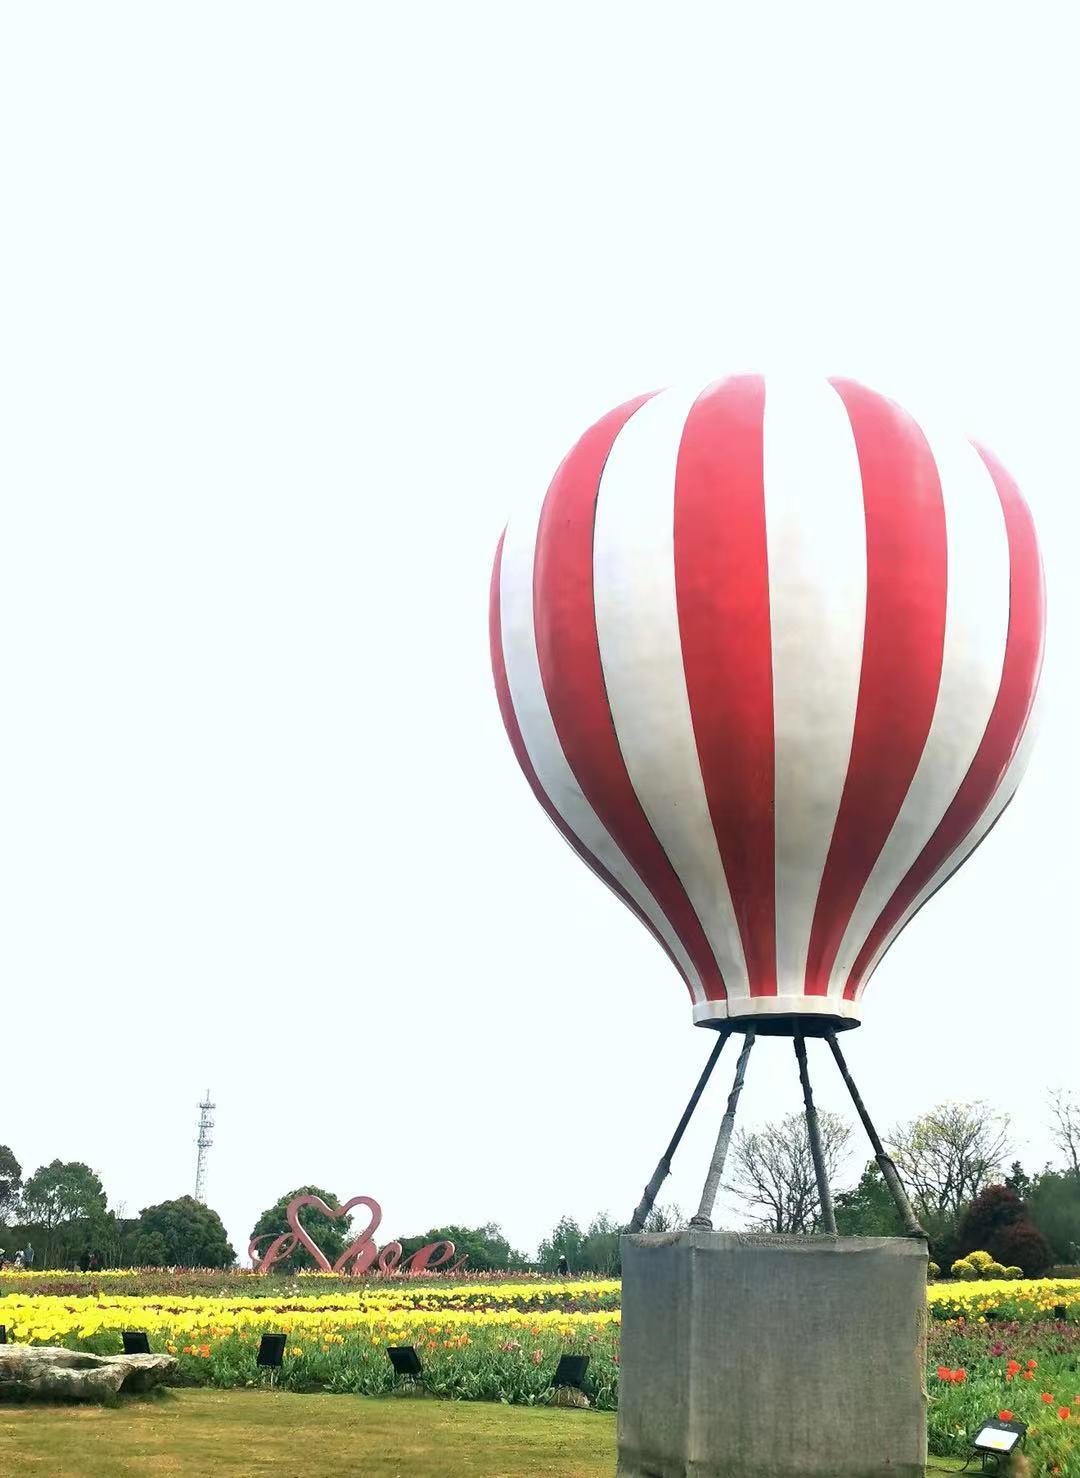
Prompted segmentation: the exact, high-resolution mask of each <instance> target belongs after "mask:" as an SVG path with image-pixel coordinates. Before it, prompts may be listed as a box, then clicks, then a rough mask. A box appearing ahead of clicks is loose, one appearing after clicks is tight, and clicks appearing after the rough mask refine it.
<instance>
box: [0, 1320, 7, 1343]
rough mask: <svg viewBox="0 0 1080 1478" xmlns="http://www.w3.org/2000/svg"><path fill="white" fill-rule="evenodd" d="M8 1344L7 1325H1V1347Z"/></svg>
mask: <svg viewBox="0 0 1080 1478" xmlns="http://www.w3.org/2000/svg"><path fill="white" fill-rule="evenodd" d="M6 1344H7V1325H6V1324H0V1345H6Z"/></svg>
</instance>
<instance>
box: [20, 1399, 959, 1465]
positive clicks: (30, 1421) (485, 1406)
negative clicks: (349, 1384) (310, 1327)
mask: <svg viewBox="0 0 1080 1478" xmlns="http://www.w3.org/2000/svg"><path fill="white" fill-rule="evenodd" d="M930 1461H931V1467H930V1469H929V1471H930V1472H933V1473H942V1472H951V1473H954V1472H957V1471H958V1470H959V1467H960V1465H959V1464H958V1463H957V1464H955V1465H954V1464H951V1463H945V1462H944V1461H943V1460H942V1459H940V1458H938V1459H934V1458H931V1460H930ZM936 1464H940V1466H936ZM147 1472H151V1473H155V1474H170V1473H174V1474H180V1475H183V1478H210V1475H211V1474H212V1475H214V1478H219V1475H225V1478H228V1475H230V1474H231V1475H234V1478H241V1475H245V1478H246V1475H249V1474H254V1475H258V1474H270V1473H273V1474H276V1475H278V1478H354V1475H363V1478H392V1475H397V1474H402V1475H406V1478H448V1475H455V1474H467V1475H469V1478H522V1475H532V1474H536V1475H541V1478H542V1475H551V1478H612V1475H613V1474H614V1472H615V1418H614V1416H612V1415H611V1414H610V1413H608V1412H593V1411H560V1410H555V1409H553V1408H551V1407H546V1406H497V1405H495V1404H494V1403H487V1402H479V1401H470V1402H453V1401H426V1400H423V1399H422V1398H411V1397H403V1398H391V1399H388V1400H381V1401H380V1400H372V1399H367V1398H364V1397H360V1396H357V1397H350V1396H298V1395H295V1394H293V1393H291V1392H287V1391H282V1392H269V1391H205V1390H202V1391H185V1390H180V1391H167V1392H164V1393H162V1394H161V1395H160V1396H157V1397H155V1398H153V1399H150V1398H147V1399H144V1400H127V1401H124V1402H123V1404H122V1405H120V1406H119V1407H105V1406H79V1405H70V1406H50V1405H35V1404H31V1403H26V1404H20V1405H14V1406H13V1405H2V1406H0V1473H2V1474H4V1475H5V1478H7V1475H8V1474H16V1475H19V1474H24V1473H25V1474H31V1475H33V1474H37V1475H38V1478H76V1475H77V1478H126V1475H129V1474H130V1475H132V1478H134V1475H136V1474H138V1475H140V1478H142V1475H144V1474H145V1473H147Z"/></svg>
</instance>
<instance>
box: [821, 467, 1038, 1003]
mask: <svg viewBox="0 0 1080 1478" xmlns="http://www.w3.org/2000/svg"><path fill="white" fill-rule="evenodd" d="M976 450H977V451H978V453H979V455H980V456H981V457H982V459H983V461H984V462H985V464H986V466H987V469H988V470H989V472H990V476H991V477H992V478H993V480H994V486H995V487H996V488H997V493H998V497H999V498H1000V499H1001V507H1002V511H1003V513H1004V515H1005V529H1006V533H1007V536H1008V541H1009V630H1008V635H1007V637H1006V641H1005V658H1004V662H1003V663H1002V670H1001V685H1000V687H999V688H998V693H997V697H996V699H995V700H994V707H993V709H992V710H991V713H990V717H989V719H988V720H987V724H986V729H985V731H984V733H983V737H982V739H981V741H980V743H979V748H978V749H977V750H976V753H975V758H974V759H973V760H972V762H971V765H970V766H969V768H968V772H967V774H966V775H965V776H964V779H963V781H962V782H961V784H960V789H959V790H958V791H957V792H956V795H955V796H954V797H953V800H952V802H951V804H950V806H949V808H948V810H947V811H946V812H945V815H944V816H943V817H942V818H941V821H940V822H939V824H938V826H937V829H936V830H935V832H934V834H933V836H932V837H931V838H930V840H929V841H928V842H927V844H926V846H925V847H924V848H923V850H922V852H920V854H919V856H918V857H917V858H916V860H915V862H914V863H913V864H912V866H911V869H910V870H909V872H908V873H907V874H906V876H905V877H904V879H903V881H902V882H901V883H900V885H899V887H898V888H897V890H896V892H895V893H894V894H893V896H892V897H891V898H890V899H889V901H888V903H887V904H886V906H885V908H884V909H883V911H882V913H881V916H880V918H878V919H877V921H876V922H875V924H874V927H873V928H872V929H871V931H870V933H869V935H868V936H867V939H866V943H865V944H864V945H863V947H862V949H861V950H860V951H859V955H858V958H857V959H856V961H855V964H854V966H853V967H852V971H851V975H850V976H849V977H848V981H847V984H846V986H845V987H844V995H845V997H846V998H847V999H848V1000H854V999H855V996H856V994H857V992H858V988H859V985H860V983H861V982H862V979H863V976H864V975H865V973H866V970H867V968H868V967H869V964H870V961H871V960H872V959H873V958H874V955H875V954H876V953H877V951H878V949H879V948H880V946H881V944H882V942H883V941H884V940H885V939H886V938H887V937H888V935H889V934H890V932H891V931H892V930H893V929H894V928H895V926H896V924H897V923H898V922H899V920H900V919H901V917H902V916H903V914H904V913H905V912H906V910H907V909H908V907H909V906H910V904H911V903H912V901H913V899H915V898H916V897H917V896H918V895H919V893H921V892H922V890H923V888H925V887H926V885H927V883H928V882H929V881H930V879H931V878H932V877H933V876H934V874H935V873H936V872H937V871H938V869H939V868H940V867H941V866H942V865H943V864H944V863H945V862H946V861H947V859H948V858H949V857H950V856H951V855H952V853H953V852H955V851H956V849H957V848H958V847H959V846H960V845H961V844H962V843H963V841H964V838H965V837H966V836H968V834H969V833H970V832H971V831H972V829H973V828H974V827H975V826H976V825H977V824H978V821H979V818H980V817H981V816H982V814H983V812H984V811H985V810H986V808H987V806H988V805H989V804H990V802H991V800H992V799H993V797H994V794H995V792H996V791H997V788H998V786H999V785H1000V784H1001V781H1002V779H1003V778H1004V775H1005V771H1006V770H1007V769H1008V767H1009V764H1010V763H1011V761H1012V758H1013V755H1014V754H1015V753H1016V749H1017V746H1018V745H1019V743H1020V740H1021V738H1022V737H1023V733H1024V729H1025V727H1026V726H1027V721H1028V717H1029V715H1030V713H1031V705H1032V703H1033V702H1034V700H1035V690H1036V688H1037V687H1038V683H1039V670H1040V668H1041V666H1042V650H1043V628H1044V622H1045V590H1044V586H1043V573H1042V563H1041V561H1040V558H1039V549H1038V545H1037V543H1036V540H1035V525H1034V523H1033V522H1032V518H1031V513H1030V511H1029V509H1028V506H1027V504H1026V503H1025V502H1024V499H1023V497H1022V496H1021V494H1020V489H1019V488H1018V487H1017V485H1016V483H1015V482H1014V481H1013V480H1012V478H1011V477H1010V476H1009V474H1008V473H1007V472H1006V471H1005V469H1004V467H1002V465H1001V463H1000V462H998V461H997V459H996V458H995V457H994V456H993V455H992V454H991V453H989V452H987V451H984V450H983V448H982V447H976Z"/></svg>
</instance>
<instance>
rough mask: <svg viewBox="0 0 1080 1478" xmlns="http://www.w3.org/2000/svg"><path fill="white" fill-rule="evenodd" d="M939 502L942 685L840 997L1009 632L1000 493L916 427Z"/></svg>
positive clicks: (850, 940) (868, 888)
mask: <svg viewBox="0 0 1080 1478" xmlns="http://www.w3.org/2000/svg"><path fill="white" fill-rule="evenodd" d="M923 430H924V434H925V435H926V438H927V441H928V442H929V443H930V450H931V452H932V453H933V456H934V461H935V462H936V463H937V469H938V475H939V477H940V479H941V491H942V497H943V500H944V504H945V530H946V549H947V564H948V574H947V589H946V604H945V645H944V651H943V655H942V665H941V682H940V685H939V687H938V695H937V701H936V703H935V706H934V716H933V719H932V721H931V724H930V731H929V733H928V734H927V736H926V744H925V746H924V748H923V752H922V755H921V757H920V759H919V764H918V766H917V768H916V770H915V774H914V776H913V777H912V781H911V784H910V786H909V787H908V792H907V795H906V796H905V797H904V802H903V805H902V806H901V807H900V810H899V812H898V814H897V817H896V820H895V821H894V823H893V826H892V830H891V831H890V832H889V835H888V837H887V838H886V840H885V845H884V846H883V847H882V849H881V851H880V853H879V854H878V858H877V861H876V862H875V864H874V867H873V869H872V870H871V873H870V876H869V877H868V878H867V880H866V883H865V885H864V887H863V890H862V893H861V894H860V896H859V901H858V903H857V904H856V905H855V909H854V911H853V912H852V915H851V918H850V919H849V920H848V925H847V928H846V930H845V931H844V936H843V939H842V940H841V942H840V948H839V950H838V951H837V955H836V960H835V963H834V965H833V970H832V975H831V977H830V980H829V992H830V994H842V993H843V990H844V986H845V985H846V984H847V980H848V976H849V975H850V973H851V970H852V967H853V966H854V964H855V961H856V959H857V958H858V955H859V951H860V950H861V948H862V946H863V943H864V942H865V940H866V937H867V935H868V934H869V933H870V930H871V929H872V928H873V926H874V924H875V922H876V921H877V919H878V918H879V917H880V916H881V912H882V910H883V909H884V908H885V906H886V904H887V903H888V901H889V899H890V898H891V897H892V896H893V894H894V893H895V892H896V889H897V888H898V887H899V885H900V883H901V882H902V881H903V879H904V878H905V877H906V875H907V873H908V871H909V870H910V868H911V867H912V865H913V864H914V862H915V861H916V859H917V858H918V857H919V855H920V854H921V852H922V850H923V848H924V847H925V846H926V844H927V842H928V841H929V840H930V838H931V837H932V836H933V834H934V832H935V831H936V830H937V827H938V825H939V823H940V822H941V818H942V817H943V816H944V815H945V812H946V811H947V810H948V808H949V806H950V805H951V803H952V801H953V799H954V797H955V795H956V792H957V791H958V790H959V789H960V785H961V783H962V781H963V779H964V776H965V775H966V774H967V772H968V770H969V768H970V766H971V762H972V760H973V759H974V758H975V754H976V751H977V750H978V748H979V744H980V743H981V741H982V737H983V734H984V732H985V730H986V725H987V722H988V720H989V718H990V713H991V711H992V709H993V707H994V700H995V699H996V698H997V694H998V689H999V688H1000V686H1001V673H1002V668H1003V666H1004V662H1005V642H1006V639H1007V637H1008V630H1009V541H1008V536H1007V533H1006V529H1005V517H1004V514H1003V513H1002V509H1001V500H1000V499H999V497H998V495H997V490H996V489H995V487H994V483H993V480H992V478H991V476H990V473H989V472H988V471H987V468H986V465H985V463H984V462H983V460H982V458H981V457H980V456H979V454H978V452H976V451H975V449H974V447H973V446H972V445H971V444H970V442H967V441H965V440H963V439H962V438H960V437H956V436H949V435H939V434H938V433H937V432H936V431H928V430H927V429H926V427H925V426H924V428H923Z"/></svg>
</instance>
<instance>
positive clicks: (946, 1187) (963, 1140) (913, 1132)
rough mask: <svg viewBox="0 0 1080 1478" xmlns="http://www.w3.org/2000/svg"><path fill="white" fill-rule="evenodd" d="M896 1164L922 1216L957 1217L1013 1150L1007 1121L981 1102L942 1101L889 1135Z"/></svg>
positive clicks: (890, 1146)
mask: <svg viewBox="0 0 1080 1478" xmlns="http://www.w3.org/2000/svg"><path fill="white" fill-rule="evenodd" d="M889 1149H890V1151H891V1153H892V1157H893V1159H894V1160H895V1162H896V1168H897V1169H898V1170H899V1171H900V1174H901V1176H902V1177H903V1179H904V1181H905V1182H906V1184H907V1187H908V1190H909V1193H910V1195H911V1199H912V1201H913V1202H914V1203H915V1208H916V1210H917V1211H918V1212H919V1214H920V1216H922V1217H927V1218H929V1219H931V1220H934V1219H938V1218H942V1217H947V1218H954V1217H956V1216H959V1214H960V1211H961V1209H962V1208H963V1207H964V1206H966V1205H967V1203H968V1202H969V1201H971V1200H973V1199H974V1197H975V1196H977V1195H978V1194H979V1192H980V1191H981V1190H982V1189H983V1187H984V1186H986V1185H989V1184H990V1183H991V1182H992V1180H993V1179H994V1177H995V1175H997V1173H998V1172H999V1171H1000V1169H1001V1166H1002V1164H1003V1163H1004V1162H1005V1159H1006V1158H1007V1156H1008V1155H1009V1154H1010V1153H1011V1149H1010V1145H1009V1119H1008V1116H1007V1115H1005V1114H998V1113H994V1112H993V1111H992V1110H991V1109H990V1108H989V1106H988V1105H987V1104H985V1103H942V1104H939V1105H938V1106H937V1108H935V1109H931V1111H930V1112H929V1113H928V1114H921V1115H920V1116H919V1118H917V1119H912V1121H911V1122H910V1123H909V1124H898V1125H897V1126H896V1128H895V1129H894V1130H893V1131H892V1134H891V1136H890V1137H889Z"/></svg>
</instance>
